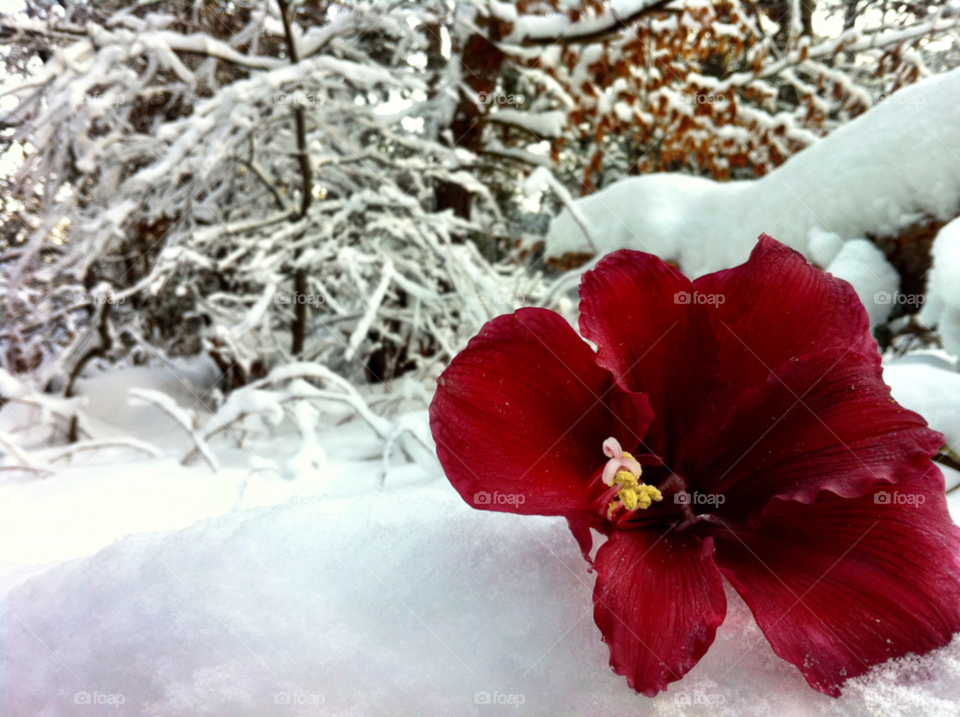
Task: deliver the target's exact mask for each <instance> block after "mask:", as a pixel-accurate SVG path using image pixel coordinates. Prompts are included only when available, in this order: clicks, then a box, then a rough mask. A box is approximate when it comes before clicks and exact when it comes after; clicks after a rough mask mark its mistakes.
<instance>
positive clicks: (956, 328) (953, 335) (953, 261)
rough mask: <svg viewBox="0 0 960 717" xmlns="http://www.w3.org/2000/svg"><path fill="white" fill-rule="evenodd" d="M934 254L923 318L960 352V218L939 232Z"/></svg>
mask: <svg viewBox="0 0 960 717" xmlns="http://www.w3.org/2000/svg"><path fill="white" fill-rule="evenodd" d="M931 254H932V256H933V268H932V269H931V271H930V274H929V276H928V278H927V294H926V300H927V301H926V304H925V306H924V308H923V311H922V312H921V318H922V320H923V321H924V322H925V323H926V324H927V325H930V326H937V327H938V333H939V335H940V338H941V339H942V341H943V344H944V346H945V347H946V348H947V349H949V350H950V351H952V352H953V353H954V354H957V355H960V283H958V281H957V277H960V219H954V220H953V221H952V222H950V223H948V224H947V225H946V226H944V227H943V228H942V229H941V230H940V231H939V232H938V233H937V236H936V238H935V239H934V240H933V248H932V249H931Z"/></svg>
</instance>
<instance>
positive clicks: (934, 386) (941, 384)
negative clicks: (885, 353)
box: [883, 356, 960, 449]
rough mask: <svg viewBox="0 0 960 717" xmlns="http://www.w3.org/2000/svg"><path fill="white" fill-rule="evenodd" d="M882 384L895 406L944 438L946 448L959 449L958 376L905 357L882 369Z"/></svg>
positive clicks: (944, 366)
mask: <svg viewBox="0 0 960 717" xmlns="http://www.w3.org/2000/svg"><path fill="white" fill-rule="evenodd" d="M883 380H884V381H885V382H886V383H887V385H889V386H890V389H891V392H892V394H893V397H894V398H895V399H896V400H897V401H898V402H899V403H901V404H902V405H904V406H906V407H907V408H909V409H911V410H913V411H916V412H917V413H919V414H920V415H921V416H923V417H924V418H925V419H926V420H927V423H929V424H930V425H931V427H933V428H934V429H935V430H937V431H940V432H941V433H942V434H943V435H944V437H945V438H946V441H947V445H948V446H951V447H954V448H955V449H956V448H957V447H960V400H958V399H960V373H957V371H956V370H955V369H952V367H948V366H947V365H945V364H943V363H941V364H940V366H937V365H932V362H931V363H928V362H926V361H923V360H922V357H920V356H908V357H905V358H903V359H900V360H898V361H895V362H893V363H890V364H888V365H887V366H885V367H884V371H883Z"/></svg>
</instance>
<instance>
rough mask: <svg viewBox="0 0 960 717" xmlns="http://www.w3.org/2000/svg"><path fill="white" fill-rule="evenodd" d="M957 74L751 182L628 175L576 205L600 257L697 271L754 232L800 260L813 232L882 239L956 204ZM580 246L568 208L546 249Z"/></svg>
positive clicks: (731, 256)
mask: <svg viewBox="0 0 960 717" xmlns="http://www.w3.org/2000/svg"><path fill="white" fill-rule="evenodd" d="M958 96H960V70H954V71H952V72H949V73H946V74H943V75H937V76H934V77H931V78H928V79H926V80H924V81H922V82H919V83H917V84H915V85H912V86H910V87H907V88H906V89H904V90H901V91H900V92H897V93H896V94H894V95H892V96H891V98H890V99H889V100H888V101H886V102H883V103H881V104H879V105H878V106H876V107H874V108H872V109H871V110H870V111H869V112H867V113H865V114H864V115H862V116H861V117H859V118H857V119H856V120H854V121H853V122H850V123H848V124H846V125H843V126H842V127H840V128H839V129H837V130H836V131H835V132H833V133H832V134H830V135H829V136H828V137H826V138H825V139H823V140H821V141H820V142H818V143H817V144H815V145H813V146H812V147H809V148H808V149H806V150H804V151H802V152H800V153H798V154H796V155H794V156H793V157H791V158H790V159H789V160H788V161H787V162H786V163H785V164H783V165H782V166H780V167H778V168H777V169H776V170H774V171H772V172H770V173H769V174H767V175H766V176H764V177H762V178H761V179H757V180H751V181H742V182H726V183H717V182H713V181H711V180H707V179H699V178H693V177H687V176H682V175H669V174H653V175H643V176H639V177H628V178H625V179H622V180H620V181H619V182H616V183H614V184H613V185H611V186H610V187H608V188H606V189H604V190H602V191H600V192H597V193H595V194H592V195H590V196H588V197H584V198H582V199H580V200H578V202H579V204H580V206H581V208H582V210H583V212H584V214H585V215H586V216H587V217H588V219H589V221H590V225H591V229H592V233H593V235H594V237H596V241H597V244H598V247H597V248H598V250H599V251H600V252H601V253H607V252H610V251H613V250H615V249H620V248H624V247H627V248H631V249H639V250H642V251H648V252H651V253H653V254H657V255H658V256H660V257H662V258H665V259H669V260H673V261H676V262H678V263H679V264H680V266H681V268H682V269H683V270H684V272H685V273H687V274H689V275H691V276H700V275H701V274H705V273H708V272H711V271H716V270H719V269H723V268H727V267H731V266H735V265H737V264H740V263H742V262H743V261H745V260H746V258H747V256H748V254H749V252H750V250H751V249H752V248H753V245H754V243H755V242H756V239H757V236H758V235H759V234H760V233H761V232H766V233H768V234H770V235H771V236H774V237H776V238H777V239H779V240H780V241H782V242H784V243H785V244H788V245H789V246H791V247H793V248H794V249H797V250H798V251H800V252H802V253H804V254H805V255H806V256H808V257H811V255H812V252H811V241H812V239H813V237H815V236H818V235H821V236H822V233H823V232H829V233H833V234H835V235H837V236H839V237H840V238H841V239H843V240H848V239H854V238H858V237H864V236H866V235H867V234H873V235H880V236H882V235H890V234H891V233H893V232H895V231H897V229H899V228H901V227H903V226H904V225H906V224H908V223H910V222H911V221H912V220H913V219H915V217H916V215H918V214H928V215H931V216H933V217H936V218H938V219H941V220H949V219H952V218H953V217H955V216H956V215H957V213H958V211H960V200H958V198H960V172H958V171H957V159H956V158H957V156H958V155H960V104H958V103H957V101H956V98H957V97H958ZM570 251H589V246H588V245H587V244H586V242H585V240H584V238H583V233H582V232H581V231H580V229H579V228H578V227H577V226H576V223H575V222H574V221H573V219H572V218H571V216H570V214H569V212H567V211H566V210H564V211H563V212H561V213H560V214H559V215H558V216H557V217H556V219H554V221H553V222H552V224H551V226H550V232H549V234H548V236H547V240H546V253H547V256H559V255H561V254H564V253H566V252H570Z"/></svg>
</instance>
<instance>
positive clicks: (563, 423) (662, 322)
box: [430, 235, 960, 696]
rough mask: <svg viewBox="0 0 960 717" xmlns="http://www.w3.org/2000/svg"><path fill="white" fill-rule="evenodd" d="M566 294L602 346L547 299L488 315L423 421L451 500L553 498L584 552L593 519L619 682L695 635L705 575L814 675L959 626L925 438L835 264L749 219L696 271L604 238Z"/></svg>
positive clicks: (922, 644)
mask: <svg viewBox="0 0 960 717" xmlns="http://www.w3.org/2000/svg"><path fill="white" fill-rule="evenodd" d="M580 296H581V303H580V310H581V316H580V333H581V334H582V336H583V338H585V339H587V340H589V341H590V342H592V343H593V344H594V345H596V347H597V349H596V351H594V350H593V349H592V348H591V347H590V346H589V345H588V344H587V342H586V341H584V340H583V339H582V338H581V337H580V336H578V335H577V333H576V332H575V331H574V330H573V328H572V327H571V326H570V325H569V324H568V323H567V322H566V321H565V320H564V319H563V318H562V317H561V316H559V315H558V314H556V313H553V312H551V311H547V310H544V309H521V310H519V311H517V312H516V313H514V314H512V315H507V316H500V317H498V318H496V319H494V320H492V321H490V322H489V323H487V324H486V325H485V326H484V327H483V329H482V330H481V331H480V333H479V335H477V336H476V337H475V338H474V339H472V340H471V342H470V344H469V345H468V347H467V348H466V349H465V350H464V351H463V352H462V353H460V354H459V355H458V356H457V357H456V358H455V359H454V360H453V362H452V363H451V364H450V366H449V367H448V368H447V369H446V371H444V373H443V374H442V376H441V377H440V379H439V385H438V389H437V393H436V396H435V398H434V400H433V403H432V405H431V408H430V423H431V429H432V431H433V435H434V438H435V439H436V443H437V454H438V456H439V458H440V461H441V463H442V464H443V467H444V469H445V471H446V474H447V477H448V478H449V480H450V482H451V483H452V484H453V486H454V487H455V488H456V490H457V491H458V492H459V493H460V495H461V496H462V497H463V498H464V500H466V501H467V502H468V503H469V504H471V505H473V506H474V507H476V508H478V509H481V510H499V511H505V512H511V513H523V514H532V515H553V516H563V517H565V518H566V519H567V521H568V523H569V525H570V528H571V530H572V531H573V534H574V536H575V537H576V538H577V540H578V542H579V544H580V547H581V549H582V551H583V554H584V557H586V558H587V560H590V554H591V553H592V550H593V540H592V534H591V529H594V530H596V531H598V532H599V533H601V534H603V535H605V536H606V537H607V540H606V542H604V543H603V544H602V545H601V546H600V547H599V549H598V550H597V552H596V556H595V558H594V559H593V560H592V565H593V568H594V569H595V570H596V573H597V581H596V585H595V589H594V619H595V620H596V623H597V625H598V627H599V628H600V630H601V632H602V634H603V639H604V641H605V642H606V643H607V644H608V645H609V647H610V664H611V666H612V667H613V669H614V671H616V672H617V673H618V674H620V675H624V676H626V678H627V681H628V682H629V684H630V686H631V687H632V688H633V689H635V690H637V691H638V692H642V693H643V694H645V695H648V696H653V695H656V694H657V693H658V692H660V691H662V690H664V689H666V688H667V685H668V684H669V683H670V682H673V681H675V680H679V679H680V678H681V677H683V675H684V674H685V673H687V672H688V671H689V670H690V669H691V668H692V667H693V666H694V665H696V664H697V662H698V661H699V660H700V658H701V657H702V656H703V655H704V654H705V653H706V651H707V649H708V648H709V647H710V645H711V643H712V642H713V640H714V636H715V633H716V629H717V627H718V626H719V625H720V624H721V623H722V622H723V619H724V617H725V614H726V597H725V594H724V588H723V580H722V576H725V577H726V578H727V579H728V580H729V581H730V583H731V584H732V585H733V587H734V588H735V589H736V590H737V592H738V593H739V594H740V595H741V596H742V597H743V599H744V600H745V602H746V603H747V604H748V605H749V607H750V609H751V610H752V612H753V615H754V617H755V618H756V620H757V623H758V625H759V626H760V628H761V630H762V631H763V633H764V635H765V636H766V638H767V640H769V642H770V644H771V645H772V647H773V649H774V651H775V652H776V653H777V654H778V655H779V656H780V657H782V658H783V659H785V660H787V661H789V662H791V663H793V664H794V665H796V666H797V667H798V668H799V669H800V671H801V672H802V673H803V675H804V677H805V678H806V679H807V681H808V682H809V684H810V686H811V687H813V688H814V689H817V690H819V691H821V692H823V693H825V694H828V695H832V696H838V695H839V694H840V688H841V686H842V685H843V683H844V682H845V681H846V680H847V679H849V678H851V677H855V676H857V675H860V674H863V673H864V672H866V671H867V670H868V669H869V668H870V667H871V666H873V665H876V664H879V663H882V662H885V661H886V660H888V659H891V658H896V657H900V656H903V655H906V654H908V653H921V654H922V653H926V652H929V651H930V650H933V649H935V648H938V647H941V646H943V645H946V644H947V643H948V642H949V641H950V640H951V637H952V636H953V635H954V634H955V633H958V632H960V530H958V528H957V527H956V526H955V525H954V524H953V523H952V522H951V520H950V518H949V515H948V513H947V509H946V501H945V496H944V481H943V476H942V474H941V473H940V471H939V469H938V468H937V467H936V466H935V465H934V463H933V462H932V461H931V460H930V458H931V457H932V456H933V455H934V454H935V453H936V452H937V450H938V448H939V447H940V446H941V445H942V444H943V436H942V435H941V434H939V433H937V432H935V431H933V430H931V429H929V428H928V426H927V424H926V422H925V421H924V420H923V418H921V417H920V416H919V415H917V414H915V413H913V412H911V411H908V410H906V409H904V408H903V407H901V406H900V405H898V404H897V403H896V401H894V400H893V399H892V398H891V396H890V390H889V388H888V387H887V386H886V385H885V384H884V382H883V379H882V371H881V367H880V356H879V354H878V352H877V348H876V345H875V343H874V341H873V339H872V338H871V336H870V331H869V321H868V318H867V314H866V312H865V311H864V309H863V306H862V305H861V303H860V302H859V300H858V299H857V296H856V294H855V293H854V291H853V289H852V288H851V287H850V285H849V284H847V283H846V282H844V281H842V280H840V279H836V278H834V277H833V276H831V275H830V274H827V273H824V272H822V271H820V270H818V269H816V268H814V267H813V266H811V265H810V264H808V263H807V262H806V260H804V259H803V257H802V256H801V255H799V254H797V253H796V252H794V251H792V250H791V249H788V248H787V247H785V246H784V245H782V244H780V243H779V242H777V241H775V240H774V239H772V238H770V237H768V236H766V235H763V236H761V237H760V240H759V243H758V244H757V246H756V247H755V249H754V250H753V253H752V254H751V256H750V258H749V260H748V261H747V262H746V263H745V264H743V265H741V266H737V267H735V268H733V269H728V270H725V271H720V272H717V273H715V274H709V275H707V276H703V277H701V278H699V279H697V280H695V281H692V282H691V281H690V280H689V279H687V278H686V277H685V276H683V275H682V274H681V273H680V272H679V271H678V270H676V269H675V268H673V267H671V266H670V265H668V264H666V263H665V262H663V261H661V260H660V259H658V258H657V257H655V256H653V255H651V254H645V253H641V252H636V251H629V250H623V251H618V252H616V253H613V254H610V255H609V256H607V257H605V258H604V259H603V260H602V261H601V262H600V263H599V265H598V266H597V268H596V269H595V270H594V271H591V272H589V273H587V274H586V275H585V276H584V278H583V283H582V284H581V286H580ZM721 296H722V297H723V301H720V300H719V298H718V297H721ZM711 298H715V299H717V300H711Z"/></svg>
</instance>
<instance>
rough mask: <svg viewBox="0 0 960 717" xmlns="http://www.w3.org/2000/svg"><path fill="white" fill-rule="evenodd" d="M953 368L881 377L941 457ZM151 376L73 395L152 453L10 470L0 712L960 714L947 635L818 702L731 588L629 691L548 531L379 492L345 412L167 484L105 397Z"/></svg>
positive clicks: (956, 388)
mask: <svg viewBox="0 0 960 717" xmlns="http://www.w3.org/2000/svg"><path fill="white" fill-rule="evenodd" d="M946 368H949V367H948V366H946V365H945V364H943V362H942V359H940V358H938V357H936V356H930V357H922V356H921V357H911V358H910V359H908V360H904V361H901V362H899V363H897V364H895V365H893V366H890V367H888V368H887V371H886V378H887V380H888V382H890V384H891V385H892V386H893V387H894V393H895V395H896V396H897V397H898V398H899V400H900V401H901V402H903V403H904V404H906V405H907V406H908V407H911V408H914V409H916V410H919V411H920V412H921V413H924V415H926V416H927V418H928V420H930V421H931V423H932V424H933V425H934V427H936V428H938V429H939V430H941V431H943V432H944V433H946V434H947V436H948V440H950V441H951V442H953V441H957V440H960V409H958V408H957V407H958V406H960V400H958V398H960V375H958V374H956V373H955V372H953V371H949V370H945V369H946ZM144 378H145V376H136V377H131V376H123V375H121V376H114V377H111V378H108V379H99V380H96V381H92V382H89V383H88V385H87V388H86V391H87V393H88V395H89V396H90V398H91V405H90V407H89V413H90V414H91V415H94V416H96V417H97V421H98V424H97V425H98V426H99V430H100V431H102V432H103V433H104V434H108V433H109V432H111V431H116V432H122V431H124V430H128V428H129V427H130V426H132V425H137V426H138V430H140V431H141V432H142V433H144V434H149V435H141V436H139V437H141V438H144V439H148V438H150V439H152V440H153V442H154V443H155V444H157V445H161V446H162V447H163V450H164V453H163V455H162V456H160V457H159V458H156V459H149V458H139V457H135V458H133V459H124V458H119V457H118V456H117V455H113V456H112V457H111V456H106V459H107V460H105V457H104V456H102V455H101V456H97V455H93V456H88V457H86V458H85V459H84V462H82V463H81V462H79V461H78V459H75V460H74V464H73V465H71V466H69V467H66V468H65V469H63V470H62V471H61V472H60V473H59V474H58V475H56V476H53V477H50V478H47V479H44V480H39V479H37V478H35V477H29V478H26V477H22V476H21V477H16V476H15V474H12V473H5V474H3V475H4V478H3V479H2V480H3V481H4V482H2V483H0V576H2V578H0V579H2V583H0V590H2V597H3V603H2V608H0V644H2V645H3V649H2V656H0V714H2V715H5V716H6V715H10V716H11V717H19V716H21V715H23V716H27V715H30V716H33V715H106V714H109V715H177V714H184V715H223V716H224V717H226V716H228V715H229V716H230V717H235V716H241V715H256V716H258V717H261V716H264V715H277V716H282V715H308V714H309V715H351V716H353V715H356V716H359V715H438V716H441V715H442V716H447V715H454V714H456V715H460V714H464V715H467V714H472V715H486V714H521V713H522V714H532V715H551V716H553V715H558V716H559V715H605V716H610V715H638V714H639V715H646V714H650V715H743V714H750V715H777V717H787V716H788V715H821V714H822V715H884V716H885V717H888V716H890V715H919V714H923V715H960V704H958V700H957V696H958V695H960V638H958V639H957V640H955V641H954V643H953V644H951V645H950V646H948V647H947V648H945V649H943V650H941V651H939V652H938V653H934V654H931V655H928V656H926V657H923V658H918V659H913V660H905V661H902V662H899V663H891V664H887V665H883V666H879V667H877V668H875V669H874V670H873V672H872V673H870V674H868V675H866V676H864V677H863V678H860V679H857V680H853V681H851V682H850V683H848V684H847V686H846V689H845V691H844V695H843V697H841V698H840V699H838V700H834V699H831V698H829V697H825V696H823V695H821V694H819V693H817V692H815V691H813V690H811V689H810V688H809V687H808V686H807V684H806V682H805V681H804V680H803V678H802V677H801V676H800V673H799V672H798V671H797V670H796V669H795V668H793V667H792V666H791V665H789V664H788V663H786V662H784V661H782V660H780V659H779V658H777V657H776V656H775V655H774V654H773V652H772V650H771V648H770V647H769V645H768V644H767V642H766V641H765V640H764V639H763V637H762V635H761V634H760V632H759V630H758V628H757V627H756V625H755V624H754V622H753V619H752V617H751V616H750V613H749V611H748V610H747V608H746V607H745V605H744V604H743V603H742V601H741V600H740V599H739V597H738V596H737V595H736V593H734V592H733V591H732V590H729V591H728V600H729V602H730V605H729V611H728V616H727V619H726V622H725V623H724V625H723V626H722V627H721V629H720V630H719V631H718V633H717V640H716V643H715V644H714V646H713V647H712V649H711V650H710V651H709V652H708V654H707V656H706V657H705V658H704V659H703V660H702V661H701V662H700V664H699V665H697V667H695V668H694V669H693V671H691V672H690V674H689V675H688V676H686V677H685V678H684V679H683V680H682V681H680V682H679V683H675V684H674V685H673V686H671V688H670V690H669V691H668V692H666V693H664V694H662V695H660V696H659V697H657V698H655V699H653V700H649V699H647V698H645V697H642V696H639V695H637V694H635V693H633V692H632V691H631V690H630V689H629V688H628V687H627V685H626V682H625V680H623V679H622V678H620V677H617V676H616V675H614V674H613V673H612V672H611V671H610V669H609V668H608V667H607V658H608V654H607V648H606V646H605V645H604V644H603V643H602V642H601V641H600V633H599V631H598V629H597V628H596V626H595V625H594V622H593V619H592V602H591V590H592V584H593V580H594V576H593V575H592V574H591V573H589V572H588V570H587V565H586V563H585V562H584V561H583V559H582V558H581V556H580V554H579V551H578V548H577V546H576V544H575V542H574V540H573V539H572V537H571V536H570V534H569V531H568V530H567V528H566V525H565V524H564V522H563V521H562V520H559V519H548V518H532V517H519V516H510V515H504V514H497V513H486V512H479V511H474V510H472V509H470V508H468V507H467V506H466V505H465V504H464V503H463V502H462V501H461V500H460V498H459V497H458V496H457V495H456V494H455V493H454V491H453V490H452V488H451V487H450V486H449V484H448V483H447V482H446V480H445V479H444V478H443V476H442V474H441V472H440V469H439V465H437V464H434V463H430V462H429V461H422V462H421V464H414V463H404V462H403V460H402V459H401V458H400V456H399V455H398V456H397V458H396V460H395V464H394V465H392V467H391V469H390V471H389V474H388V476H387V479H386V485H385V489H384V490H382V491H381V490H379V489H378V486H379V482H380V476H381V460H380V458H379V455H380V450H381V445H382V444H381V442H380V440H379V439H378V438H377V436H376V435H375V434H374V433H373V431H372V430H371V429H369V428H368V427H367V426H366V424H363V423H362V422H360V421H359V420H351V421H347V422H346V423H343V422H342V421H343V417H344V416H343V415H340V416H338V415H335V414H334V415H331V416H329V417H328V418H326V419H325V421H326V424H325V427H324V428H323V429H322V430H321V432H320V434H319V439H318V441H317V446H316V448H314V449H312V451H313V456H312V459H311V460H304V456H302V455H295V454H296V450H295V448H296V446H297V445H298V444H299V439H297V438H296V435H295V431H294V429H292V428H291V429H290V430H285V429H283V428H281V430H279V431H278V432H277V433H275V434H274V435H273V436H272V437H270V438H268V439H261V440H259V441H258V440H254V441H252V442H250V443H248V444H247V445H246V446H245V447H244V448H243V449H242V450H240V449H238V448H236V447H235V446H232V445H231V443H229V442H227V441H220V442H219V443H214V444H213V445H214V447H215V450H216V453H217V459H218V460H219V462H220V464H221V466H222V468H221V471H220V472H219V473H213V472H212V471H211V470H210V469H209V468H208V467H207V466H206V465H204V464H203V463H202V462H198V463H196V464H195V465H194V466H192V467H189V468H184V467H183V466H181V465H180V464H179V461H178V459H179V458H180V457H182V456H183V455H184V453H185V452H187V451H188V450H189V448H190V444H189V441H188V440H187V438H186V437H185V436H183V435H180V434H179V433H178V432H177V429H176V427H175V426H174V425H172V422H170V421H169V420H168V419H165V417H164V416H162V415H159V414H158V413H156V412H155V411H154V409H149V408H143V407H140V408H129V407H126V406H125V404H124V402H123V401H121V400H119V395H120V394H122V393H123V390H125V389H126V388H127V387H129V385H130V384H131V379H135V381H134V382H135V383H137V384H138V385H141V386H142V385H143V384H142V381H143V379H144ZM193 378H197V376H196V375H194V376H193ZM167 379H168V381H169V376H168V377H167ZM151 382H152V384H153V385H154V386H156V385H157V381H156V377H155V376H154V377H153V378H152V379H151ZM178 382H179V379H178ZM161 383H162V382H161ZM199 383H202V376H201V377H199ZM181 385H182V386H183V392H182V393H181V395H180V396H179V397H180V398H181V400H182V402H183V403H185V400H184V399H185V398H186V393H185V392H187V391H192V390H193V389H192V387H190V382H189V381H188V382H187V383H185V384H181ZM171 386H172V384H169V383H168V388H171ZM171 390H173V389H172V388H171ZM151 411H152V413H151ZM344 415H346V414H344ZM410 420H413V421H423V422H425V421H426V416H425V414H424V413H423V412H419V411H414V412H413V413H412V414H411V418H410ZM165 421H166V423H165ZM164 432H166V434H165V435H161V434H163V433H164ZM398 453H399V452H398ZM308 458H310V457H308ZM291 460H292V461H293V462H292V463H291ZM947 481H948V485H953V484H954V483H956V482H957V481H960V476H958V475H957V474H951V475H949V476H948V478H947ZM953 495H954V496H956V497H955V498H953V500H952V503H951V509H952V511H953V515H954V519H955V520H958V519H960V493H955V494H953ZM487 698H489V702H490V703H489V704H487V703H484V701H485V700H486V699H487ZM87 700H89V702H88V701H87Z"/></svg>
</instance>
